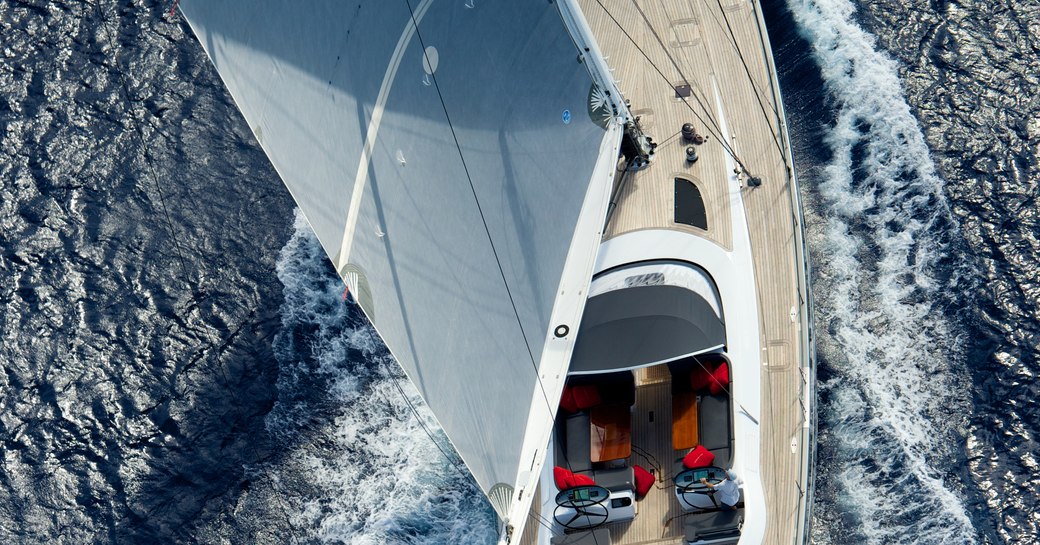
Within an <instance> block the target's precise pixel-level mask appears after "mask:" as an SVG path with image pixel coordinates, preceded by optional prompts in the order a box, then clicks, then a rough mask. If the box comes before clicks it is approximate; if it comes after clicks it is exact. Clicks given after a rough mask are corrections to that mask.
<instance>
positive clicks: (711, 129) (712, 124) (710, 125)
mask: <svg viewBox="0 0 1040 545" xmlns="http://www.w3.org/2000/svg"><path fill="white" fill-rule="evenodd" d="M596 3H597V4H599V7H600V8H602V9H603V12H604V13H606V14H607V17H609V18H610V20H611V21H613V22H614V25H615V26H617V27H618V30H620V31H621V33H622V34H624V35H625V37H626V38H628V41H630V42H632V45H633V46H635V48H636V50H637V51H639V53H640V54H641V55H642V56H643V58H644V59H646V62H647V63H648V64H650V66H652V67H653V68H654V71H656V72H657V74H658V75H659V76H661V79H663V80H664V81H665V83H667V84H668V86H669V87H671V86H672V82H671V81H670V80H669V79H668V76H666V75H665V73H664V71H663V70H661V68H660V67H659V66H657V63H655V62H654V61H653V59H651V58H650V55H648V54H647V53H646V51H644V50H643V48H642V47H640V46H639V42H637V41H636V39H635V38H633V37H632V35H631V34H629V32H628V30H626V29H625V27H624V26H623V25H622V24H621V22H620V21H618V20H617V18H616V17H614V14H613V13H611V12H610V10H608V9H607V7H606V6H604V5H603V2H602V0H596ZM635 7H636V9H637V10H639V11H640V13H642V10H641V9H639V6H638V5H637V6H635ZM643 18H644V21H646V23H647V25H648V26H650V23H649V21H648V20H647V19H646V15H645V14H644V15H643ZM650 31H651V32H652V33H653V34H654V36H655V37H656V38H657V41H658V43H659V44H660V45H661V47H662V48H663V49H665V48H664V42H663V41H661V37H660V36H658V35H657V32H656V31H654V29H653V27H652V26H650ZM665 55H666V56H668V59H669V60H671V61H672V63H673V64H674V62H675V61H674V60H673V59H672V58H671V56H669V55H668V51H667V49H665ZM680 75H682V74H681V73H680ZM683 81H684V83H686V84H687V85H690V87H691V89H692V87H693V86H692V85H691V84H690V82H689V81H687V80H686V78H685V77H683ZM677 94H678V93H677ZM693 97H694V99H695V100H696V101H697V104H698V105H699V106H700V107H701V108H702V109H703V110H704V111H705V114H706V115H707V116H708V119H709V121H705V119H704V118H703V117H701V114H700V113H699V112H697V110H695V109H694V108H693V105H692V104H690V101H689V100H687V99H686V97H684V96H679V97H678V98H679V99H680V100H682V102H683V104H685V105H686V107H687V109H689V110H690V113H692V114H693V116H694V117H695V118H697V120H698V121H700V122H701V124H702V125H704V128H705V130H707V131H708V133H709V134H710V135H711V136H713V137H715V139H716V140H718V141H719V143H720V144H721V145H722V148H723V149H724V150H725V151H726V153H728V154H729V156H730V157H732V158H733V160H734V161H736V162H737V163H738V164H739V165H740V167H741V168H742V169H743V170H744V171H745V172H748V170H747V168H746V167H745V166H744V163H743V162H741V160H740V158H739V157H737V154H736V152H735V151H734V150H733V148H732V147H731V146H730V145H729V143H728V140H727V138H726V137H725V135H723V134H722V130H721V128H719V127H718V123H717V122H716V121H715V119H714V118H713V117H712V114H711V110H710V109H709V108H708V107H707V106H706V105H705V104H704V102H702V101H701V98H700V97H699V96H697V95H696V94H694V95H693Z"/></svg>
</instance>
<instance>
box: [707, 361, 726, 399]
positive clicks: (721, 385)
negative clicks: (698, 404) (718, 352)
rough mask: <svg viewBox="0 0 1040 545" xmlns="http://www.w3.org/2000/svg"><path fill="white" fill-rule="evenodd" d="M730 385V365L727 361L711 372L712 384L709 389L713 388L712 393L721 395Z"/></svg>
mask: <svg viewBox="0 0 1040 545" xmlns="http://www.w3.org/2000/svg"><path fill="white" fill-rule="evenodd" d="M726 386H729V365H727V364H726V362H722V365H719V368H718V369H716V370H715V372H714V373H712V374H711V384H710V385H709V386H708V389H709V390H711V395H719V394H721V393H722V392H723V391H724V390H725V389H726Z"/></svg>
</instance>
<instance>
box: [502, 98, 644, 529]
mask: <svg viewBox="0 0 1040 545" xmlns="http://www.w3.org/2000/svg"><path fill="white" fill-rule="evenodd" d="M623 132H624V127H623V124H622V120H621V119H620V118H612V119H610V120H609V121H608V125H607V134H606V135H605V136H604V138H603V142H602V144H601V147H600V151H599V157H598V159H597V162H596V167H595V168H594V170H593V172H592V175H591V176H590V178H589V182H588V188H589V189H588V192H587V194H586V197H585V202H584V205H583V207H582V212H581V215H580V216H579V218H578V225H577V226H576V227H575V230H574V231H575V235H574V237H573V238H572V239H571V243H570V248H569V250H568V256H567V263H566V265H565V266H564V271H563V275H562V276H561V279H560V285H559V287H558V289H557V291H556V293H557V297H556V301H555V304H554V306H553V313H552V320H551V321H550V324H551V326H550V330H549V331H546V335H547V336H548V338H549V342H547V343H546V345H545V348H544V350H543V352H542V354H541V358H540V361H539V366H538V381H539V387H538V388H537V389H536V390H535V392H533V396H532V402H531V412H530V414H529V415H528V423H527V428H526V434H525V437H524V443H523V450H522V453H521V456H520V459H521V461H523V460H531V464H530V466H529V467H524V466H523V465H521V467H520V469H519V471H518V472H517V482H516V485H515V490H514V496H513V502H512V504H511V505H510V507H509V509H508V511H507V512H506V513H505V514H504V516H503V518H504V519H505V521H506V524H507V534H508V537H509V542H510V543H515V542H517V541H518V540H519V539H520V537H521V536H522V535H523V529H524V526H525V525H526V524H527V522H528V518H529V517H528V513H529V511H530V509H531V502H532V501H534V500H535V490H537V485H538V481H539V479H540V476H541V473H542V468H543V466H544V464H545V458H546V455H547V454H548V452H547V447H548V444H549V439H550V437H551V436H552V432H553V425H554V423H555V420H556V413H557V411H558V408H559V406H558V403H559V399H560V396H561V395H562V392H563V387H564V384H565V383H566V379H567V369H568V367H569V366H570V361H571V355H572V354H573V352H574V346H575V343H576V341H577V336H578V326H579V324H580V323H581V319H582V314H583V313H584V311H585V300H586V298H587V297H588V289H589V284H590V283H591V280H592V273H593V269H594V267H595V264H596V257H597V256H598V254H599V244H600V240H601V239H602V236H603V218H604V217H606V212H607V207H608V205H609V201H610V193H611V189H612V188H613V182H614V174H615V170H616V168H617V163H618V155H619V153H620V148H621V139H622V136H623ZM500 514H501V513H500ZM510 527H511V528H510Z"/></svg>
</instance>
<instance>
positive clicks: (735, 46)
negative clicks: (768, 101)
mask: <svg viewBox="0 0 1040 545" xmlns="http://www.w3.org/2000/svg"><path fill="white" fill-rule="evenodd" d="M715 1H716V2H717V3H718V4H719V11H721V12H722V19H723V21H725V22H726V30H727V31H728V34H729V40H730V43H732V44H733V49H735V50H736V51H737V56H739V57H740V64H742V65H743V66H744V73H745V74H747V78H748V82H750V83H751V88H752V89H753V90H754V91H755V93H754V94H755V100H756V101H757V102H758V107H759V108H761V109H762V117H763V118H765V120H766V126H767V127H769V136H771V137H772V138H773V143H774V144H776V150H777V151H778V152H780V157H783V158H784V159H785V161H786V156H785V155H784V150H783V146H781V145H780V138H779V137H778V136H777V135H776V132H775V131H773V124H772V123H771V122H770V119H771V118H770V117H769V113H768V112H766V105H765V103H763V102H762V92H761V91H760V90H759V88H758V84H756V83H755V78H753V77H751V69H750V68H748V65H747V61H746V60H745V59H744V52H743V51H742V50H741V49H740V46H739V45H738V44H737V36H736V34H735V33H734V32H733V26H732V25H730V23H729V16H728V15H726V9H725V8H723V7H722V0H715ZM752 9H754V8H752ZM708 11H711V10H708ZM712 17H713V18H714V19H715V22H716V23H718V22H719V16H718V15H716V14H715V13H714V12H712ZM763 45H764V44H763ZM769 109H770V110H771V111H772V112H773V117H772V119H777V120H778V119H780V112H778V111H777V110H776V108H775V107H772V106H770V108H769Z"/></svg>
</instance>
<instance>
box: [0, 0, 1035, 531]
mask: <svg viewBox="0 0 1040 545" xmlns="http://www.w3.org/2000/svg"><path fill="white" fill-rule="evenodd" d="M171 6H172V1H165V0H164V1H161V2H160V1H153V0H138V1H130V0H120V1H99V2H92V3H85V2H78V1H69V2H57V1H54V2H45V1H42V0H40V1H32V0H0V303H2V309H0V370H2V373H0V543H4V544H12V545H14V544H19V545H20V544H38V543H39V544H42V543H56V544H104V543H127V544H138V543H140V544H153V543H185V544H196V543H197V544H229V545H230V544H236V545H237V544H243V545H245V544H274V543H278V544H283V543H299V544H319V543H320V544H325V543H330V544H335V543H348V544H357V545H362V544H365V545H367V544H378V545H384V544H397V543H411V544H420V543H423V544H427V543H429V544H457V543H491V542H493V541H494V540H495V538H496V535H495V523H494V516H493V514H492V511H491V510H490V508H489V507H488V506H487V504H486V502H485V501H484V499H483V497H482V495H481V494H480V492H479V490H478V489H477V487H476V486H475V485H474V484H473V483H472V481H471V480H470V479H469V477H467V476H465V475H462V474H460V473H459V472H458V471H457V470H456V469H455V466H454V465H453V464H452V463H451V462H449V461H448V460H445V458H444V457H443V456H442V455H441V453H440V449H442V448H445V447H446V445H447V441H446V439H445V437H444V435H443V433H441V432H440V431H439V430H437V429H436V427H435V425H434V424H433V419H432V416H431V415H430V413H429V412H428V411H427V410H426V409H425V407H423V406H422V405H421V400H420V399H419V397H418V395H417V394H416V392H415V390H414V389H412V388H411V386H410V385H409V383H408V381H407V380H405V379H404V377H403V375H402V374H401V373H400V371H399V370H398V368H397V366H396V364H395V363H394V362H393V360H392V359H391V358H390V356H389V354H388V353H387V351H386V349H385V348H384V347H383V346H382V344H381V343H380V341H379V339H378V337H377V336H376V335H375V333H374V332H373V330H372V329H371V328H370V327H368V325H367V324H366V322H365V321H364V319H363V318H362V317H361V316H360V315H359V313H358V312H357V311H355V310H354V308H353V307H352V306H351V305H350V304H349V303H345V302H344V301H343V298H342V293H343V285H342V283H341V282H340V281H339V280H338V279H337V278H336V276H335V274H334V272H333V271H332V268H331V266H330V265H329V264H328V262H327V260H326V259H325V257H324V255H323V254H322V252H321V250H320V248H319V246H318V244H317V242H316V240H315V238H314V236H313V235H312V234H311V232H310V230H309V228H308V227H307V225H306V222H305V221H303V219H302V218H301V217H299V216H298V215H297V213H296V211H295V209H294V205H293V203H292V201H291V199H290V197H289V194H288V192H287V191H286V190H285V189H284V188H283V186H282V185H281V183H280V181H279V180H278V177H277V175H276V174H275V172H274V170H273V169H272V168H271V166H270V165H269V163H268V162H267V161H266V159H265V157H264V155H263V153H262V152H261V151H260V149H259V148H258V146H257V145H256V143H255V141H254V140H253V137H252V135H251V133H250V131H249V128H248V127H247V126H246V124H245V123H244V121H243V120H242V118H241V117H240V115H239V114H238V112H237V110H236V109H235V107H234V104H233V103H232V101H231V99H230V97H229V96H228V94H227V92H226V91H225V90H224V88H223V86H222V84H221V83H220V80H219V78H218V77H217V75H216V73H215V72H214V70H213V68H212V67H211V66H210V64H209V62H208V60H207V59H206V57H205V55H204V53H203V52H202V49H201V47H200V46H199V45H198V43H197V42H196V41H195V39H194V37H193V35H192V34H191V32H190V31H189V30H188V28H187V26H186V25H185V24H184V22H183V20H182V19H181V17H180V16H179V14H174V15H171V14H170V8H171ZM764 7H765V10H766V18H767V21H768V23H769V31H770V33H771V38H772V41H773V49H774V53H775V55H776V59H777V64H778V68H779V70H780V79H781V85H782V87H783V92H784V101H785V104H786V108H787V116H788V120H789V123H790V126H791V129H792V139H793V145H794V147H795V159H796V164H797V173H798V178H799V182H800V184H801V196H802V200H803V202H804V204H805V212H806V216H807V217H806V221H807V225H808V238H809V245H810V252H811V254H812V256H811V257H812V267H813V278H812V281H813V297H814V300H815V304H816V315H815V326H816V330H817V332H818V335H817V337H818V339H819V345H818V351H819V384H818V391H819V414H820V420H819V445H818V463H817V466H816V495H815V504H814V506H813V530H812V535H813V541H814V542H815V543H818V544H821V545H824V544H827V545H829V544H834V545H841V544H858V543H867V544H890V543H891V544H903V543H905V544H968V543H980V544H982V543H987V544H1035V543H1040V472H1038V457H1040V443H1038V434H1040V410H1038V407H1037V399H1038V397H1040V392H1038V387H1037V385H1036V381H1035V376H1036V374H1037V373H1038V372H1040V358H1038V356H1040V320H1038V318H1040V316H1038V314H1040V274H1038V261H1040V259H1038V257H1040V225H1038V214H1040V212H1038V206H1037V205H1038V202H1037V195H1038V187H1037V186H1038V184H1040V165H1038V158H1040V99H1038V97H1040V76H1038V74H1040V2H1037V0H959V1H952V0H859V1H858V2H854V1H851V0H786V1H784V0H767V1H766V2H765V6H764ZM245 9H248V8H245ZM410 404H416V405H417V406H418V409H417V410H418V417H417V416H416V415H415V414H413V412H412V410H411V409H410ZM419 419H422V420H423V424H424V425H427V426H433V427H434V431H433V433H432V437H433V440H435V441H437V442H438V444H435V443H434V442H433V441H431V438H430V437H429V436H428V435H427V434H426V433H425V432H424V431H423V427H422V426H421V425H420V422H419Z"/></svg>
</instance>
